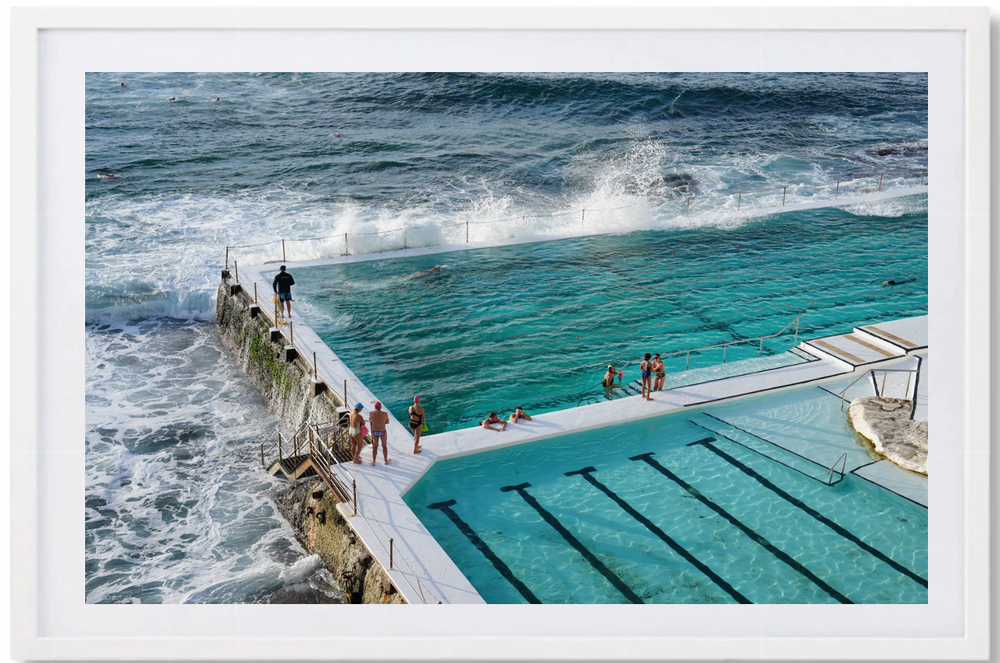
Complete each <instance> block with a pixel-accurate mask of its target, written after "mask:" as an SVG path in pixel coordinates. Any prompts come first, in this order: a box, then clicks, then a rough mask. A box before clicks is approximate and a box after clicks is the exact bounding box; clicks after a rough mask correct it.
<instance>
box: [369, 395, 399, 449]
mask: <svg viewBox="0 0 1000 663" xmlns="http://www.w3.org/2000/svg"><path fill="white" fill-rule="evenodd" d="M368 421H369V422H371V425H372V461H371V463H372V465H374V464H375V461H377V460H378V443H379V440H381V441H382V457H383V458H384V459H385V464H386V465H388V464H389V463H391V462H392V460H393V459H392V458H389V448H388V440H389V435H388V433H387V432H386V426H387V425H388V423H389V414H388V413H387V412H385V411H384V410H383V409H382V403H380V402H378V401H375V409H374V410H372V413H371V414H370V415H368Z"/></svg>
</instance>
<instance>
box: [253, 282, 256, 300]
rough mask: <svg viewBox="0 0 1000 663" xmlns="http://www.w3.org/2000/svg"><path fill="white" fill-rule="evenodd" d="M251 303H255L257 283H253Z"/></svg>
mask: <svg viewBox="0 0 1000 663" xmlns="http://www.w3.org/2000/svg"><path fill="white" fill-rule="evenodd" d="M253 303H254V304H256V303H257V282H256V281H254V282H253Z"/></svg>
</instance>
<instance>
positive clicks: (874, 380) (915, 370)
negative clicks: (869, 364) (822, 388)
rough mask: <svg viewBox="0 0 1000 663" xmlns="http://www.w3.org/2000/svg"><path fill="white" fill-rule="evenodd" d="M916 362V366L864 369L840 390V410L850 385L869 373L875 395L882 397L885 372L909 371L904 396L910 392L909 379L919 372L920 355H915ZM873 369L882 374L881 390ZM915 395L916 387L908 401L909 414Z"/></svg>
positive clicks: (912, 407)
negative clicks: (909, 404)
mask: <svg viewBox="0 0 1000 663" xmlns="http://www.w3.org/2000/svg"><path fill="white" fill-rule="evenodd" d="M917 362H918V363H917V368H872V369H869V370H867V371H865V372H864V373H862V374H861V375H859V376H858V377H857V378H855V379H854V381H853V382H852V383H851V384H849V385H847V386H846V387H844V389H843V391H841V392H840V411H841V412H843V411H844V403H845V402H846V400H847V391H848V390H849V389H850V388H851V387H853V386H854V385H856V384H857V383H858V381H859V380H862V379H864V378H866V377H868V376H869V375H870V376H871V378H872V384H873V385H874V391H875V395H876V396H878V397H879V398H884V396H883V394H885V378H886V377H887V376H886V374H887V373H909V374H910V376H909V377H908V378H907V379H906V392H905V393H904V396H909V394H910V380H911V379H912V378H913V376H914V375H919V373H920V364H919V362H920V357H917ZM875 371H879V372H881V373H882V374H883V377H882V389H881V391H880V390H879V388H878V378H876V377H875ZM916 396H917V393H916V389H914V392H913V398H912V399H910V401H911V403H912V405H911V406H910V413H911V415H912V413H913V409H914V408H915V407H916V400H917V398H916ZM904 400H905V399H904Z"/></svg>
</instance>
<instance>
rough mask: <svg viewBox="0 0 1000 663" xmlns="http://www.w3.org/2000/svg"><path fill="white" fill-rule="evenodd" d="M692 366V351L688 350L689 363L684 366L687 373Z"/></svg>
mask: <svg viewBox="0 0 1000 663" xmlns="http://www.w3.org/2000/svg"><path fill="white" fill-rule="evenodd" d="M690 366H691V351H690V350H688V353H687V363H685V364H684V370H685V371H686V370H687V369H688V368H690Z"/></svg>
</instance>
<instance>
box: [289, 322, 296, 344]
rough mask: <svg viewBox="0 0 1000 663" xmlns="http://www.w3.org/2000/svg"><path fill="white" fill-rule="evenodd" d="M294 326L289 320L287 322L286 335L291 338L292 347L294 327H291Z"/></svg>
mask: <svg viewBox="0 0 1000 663" xmlns="http://www.w3.org/2000/svg"><path fill="white" fill-rule="evenodd" d="M294 324H295V323H293V322H292V321H291V320H289V321H288V335H289V336H291V337H292V341H291V344H292V345H295V327H293V326H292V325H294Z"/></svg>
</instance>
